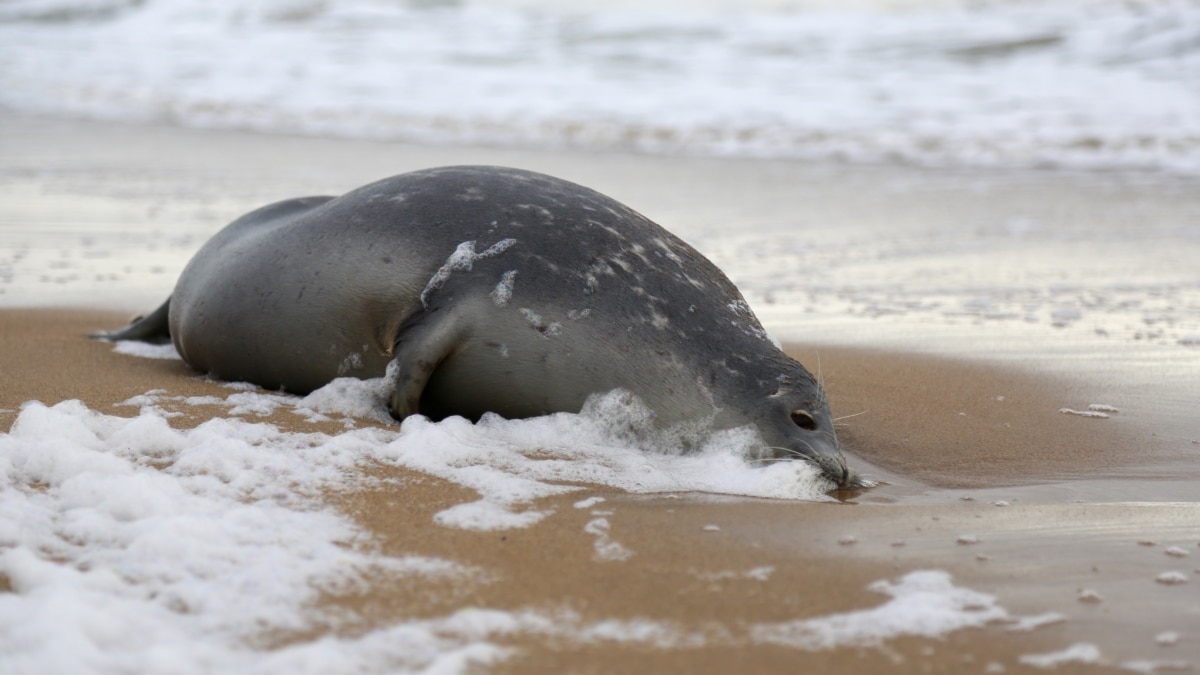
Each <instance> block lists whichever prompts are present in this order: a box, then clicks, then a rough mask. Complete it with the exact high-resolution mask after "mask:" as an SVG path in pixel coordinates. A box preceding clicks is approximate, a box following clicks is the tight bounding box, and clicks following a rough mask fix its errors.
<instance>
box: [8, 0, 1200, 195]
mask: <svg viewBox="0 0 1200 675" xmlns="http://www.w3.org/2000/svg"><path fill="white" fill-rule="evenodd" d="M0 108H7V109H9V110H10V111H16V112H22V113H36V114H53V115H59V116H72V117H86V118H95V119H108V120H122V121H145V122H157V123H162V122H166V123H172V124H178V125H184V126H191V127H211V128H232V129H249V130H257V131H263V132H272V133H302V134H313V135H332V136H346V137H356V138H379V139H391V140H403V141H414V142H420V143H453V144H463V143H473V144H478V143H486V144H492V145H505V146H519V147H541V148H562V147H573V148H584V149H605V150H611V149H617V150H632V151H638V152H645V153H671V154H687V155H710V156H745V157H768V156H769V157H786V158H805V159H820V160H837V161H848V162H870V163H879V162H883V163H905V164H919V165H926V166H948V167H962V166H967V167H1071V168H1084V169H1119V170H1150V171H1154V172H1167V173H1175V174H1179V173H1183V174H1194V173H1198V172H1200V2H1196V1H1191V0H1144V1H1127V2H1126V1H1116V0H1042V1H1038V2H1034V1H1028V2H1025V1H1021V0H1009V1H1003V2H1001V1H997V2H986V1H983V2H979V1H977V2H971V1H969V0H850V1H847V2H841V1H834V0H774V1H773V0H748V1H736V2H735V1H734V0H695V1H692V2H688V1H685V0H640V1H634V0H587V1H585V2H570V3H568V2H553V1H552V0H458V1H455V0H407V1H401V0H338V1H337V2H334V1H332V0H250V1H246V2H207V1H205V0H0Z"/></svg>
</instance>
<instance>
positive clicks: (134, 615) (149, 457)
mask: <svg viewBox="0 0 1200 675" xmlns="http://www.w3.org/2000/svg"><path fill="white" fill-rule="evenodd" d="M376 440H377V438H376V437H375V434H374V431H373V430H370V431H360V432H347V433H345V434H342V435H339V436H337V437H332V438H331V437H327V436H323V435H321V434H288V433H282V432H279V431H278V430H276V429H275V428H274V427H271V426H269V425H264V424H251V423H246V422H241V421H238V420H228V419H214V420H212V421H210V422H206V423H204V424H201V425H200V426H198V427H196V428H195V429H191V430H176V429H172V428H171V427H170V426H168V425H167V423H166V421H165V419H164V418H163V417H161V416H158V415H156V414H153V413H147V414H143V415H140V416H138V417H135V418H132V419H126V418H120V417H113V416H108V415H102V414H99V413H96V412H93V411H90V410H88V409H87V408H86V407H84V406H83V405H82V404H81V403H79V402H78V401H68V402H64V403H60V404H58V405H56V406H53V407H50V408H48V407H46V406H44V405H42V404H40V403H29V404H26V405H25V406H24V407H23V409H22V411H21V413H20V416H19V417H18V419H17V420H16V422H15V423H14V424H13V426H12V429H11V431H10V433H8V434H0V482H2V483H0V484H2V485H3V489H2V490H0V522H2V523H4V526H3V527H0V545H2V547H3V549H4V550H3V552H0V574H2V575H3V576H4V577H5V578H7V579H8V583H9V584H10V585H11V586H12V588H13V592H12V593H4V594H0V652H3V653H4V654H5V665H6V667H8V668H13V669H14V670H15V671H17V672H102V671H107V672H123V671H131V670H142V669H149V670H158V671H163V670H169V671H172V672H182V673H189V672H197V673H199V672H213V671H225V672H232V671H236V670H242V669H243V666H244V665H245V663H246V659H247V658H248V654H249V653H250V652H251V651H252V650H250V648H249V647H248V646H247V644H246V641H247V640H250V641H253V640H256V639H265V638H267V637H268V636H270V635H272V634H275V635H280V634H285V633H287V632H289V631H296V630H299V631H303V630H308V629H310V628H312V627H314V624H313V621H314V616H315V610H314V609H313V607H312V605H313V604H314V603H315V602H316V600H317V599H318V597H319V596H320V595H321V594H322V593H334V594H336V593H340V592H345V591H346V590H348V589H352V588H355V587H359V586H362V585H364V584H366V583H368V581H369V580H372V579H374V580H381V579H387V578H391V577H395V578H399V577H405V576H411V575H419V576H429V575H433V576H439V575H451V576H458V577H469V576H473V575H474V573H473V572H471V571H470V570H467V569H466V568H463V567H461V566H459V565H456V564H453V563H450V562H446V561H437V560H430V559H423V558H407V557H388V556H382V555H379V554H378V553H376V552H374V551H372V550H371V547H370V546H369V542H367V541H364V540H363V539H362V537H361V534H360V532H359V531H358V530H357V529H356V528H355V526H354V525H353V524H352V523H351V522H350V521H349V520H347V519H346V518H345V517H344V516H341V515H339V514H338V513H336V512H335V511H334V510H333V509H332V508H329V507H327V506H323V505H322V504H321V502H320V500H319V499H317V498H316V495H317V494H318V493H319V491H320V490H322V489H323V488H326V487H334V486H337V487H344V486H347V485H352V484H353V483H354V481H355V478H354V472H353V470H354V467H355V466H356V465H357V463H358V462H359V461H360V460H361V459H362V458H363V457H366V456H369V453H370V451H371V448H372V447H374V446H375V441H376ZM155 467H157V468H155ZM323 620H330V617H328V616H325V617H323ZM333 620H334V621H336V618H333ZM297 649H300V650H309V651H311V650H313V649H317V650H318V651H319V644H316V643H314V644H309V645H306V646H305V647H302V648H297ZM291 652H292V650H291V649H289V648H284V649H282V650H281V651H280V652H279V653H277V654H276V655H275V656H273V657H272V658H279V659H285V660H286V659H288V658H290V655H291ZM239 664H241V666H239ZM307 672H315V671H314V670H313V669H307Z"/></svg>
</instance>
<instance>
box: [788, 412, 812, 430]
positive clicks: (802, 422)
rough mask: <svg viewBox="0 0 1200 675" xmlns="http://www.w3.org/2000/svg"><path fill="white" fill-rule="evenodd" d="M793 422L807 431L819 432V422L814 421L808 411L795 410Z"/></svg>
mask: <svg viewBox="0 0 1200 675" xmlns="http://www.w3.org/2000/svg"><path fill="white" fill-rule="evenodd" d="M792 422H795V424H796V426H798V427H800V428H801V429H804V430H805V431H816V430H817V420H815V419H813V416H812V413H810V412H808V411H807V410H793V411H792Z"/></svg>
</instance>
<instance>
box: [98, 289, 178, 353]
mask: <svg viewBox="0 0 1200 675" xmlns="http://www.w3.org/2000/svg"><path fill="white" fill-rule="evenodd" d="M170 308H171V298H167V301H166V302H164V303H163V304H162V306H160V307H159V308H158V309H156V310H154V311H153V312H150V313H149V314H147V315H146V316H143V317H142V318H140V319H138V320H136V321H134V322H133V323H131V324H129V325H128V326H126V327H125V328H122V329H121V330H115V331H112V332H102V333H92V334H90V335H88V337H90V338H94V339H96V340H108V341H109V342H119V341H121V340H137V341H139V342H150V343H154V344H165V343H167V342H170V341H171V331H170V328H169V327H168V325H167V314H168V312H169V311H170Z"/></svg>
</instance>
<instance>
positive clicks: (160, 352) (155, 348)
mask: <svg viewBox="0 0 1200 675" xmlns="http://www.w3.org/2000/svg"><path fill="white" fill-rule="evenodd" d="M113 351H114V352H117V353H118V354H128V355H129V356H140V357H142V358H144V359H164V360H165V359H174V360H176V361H179V360H182V358H183V357H181V356H179V352H177V351H175V345H173V344H171V343H167V344H164V345H155V344H150V343H149V342H136V341H132V340H127V341H123V342H114V343H113Z"/></svg>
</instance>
